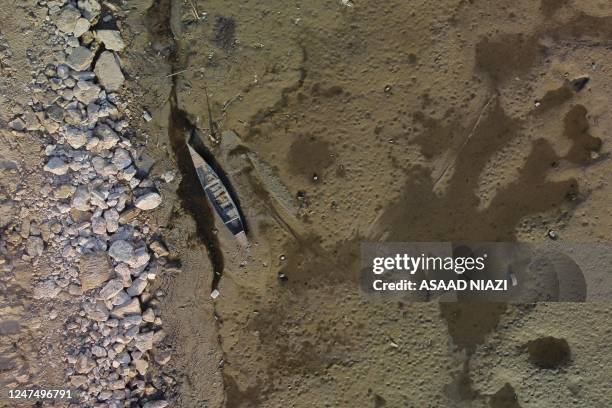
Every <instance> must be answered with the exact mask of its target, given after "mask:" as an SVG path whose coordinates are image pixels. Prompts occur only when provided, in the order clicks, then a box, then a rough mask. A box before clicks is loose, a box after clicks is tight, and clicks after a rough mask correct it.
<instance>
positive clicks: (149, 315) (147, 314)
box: [142, 308, 155, 323]
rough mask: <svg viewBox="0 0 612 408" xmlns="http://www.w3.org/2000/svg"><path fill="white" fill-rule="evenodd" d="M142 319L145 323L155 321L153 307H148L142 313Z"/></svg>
mask: <svg viewBox="0 0 612 408" xmlns="http://www.w3.org/2000/svg"><path fill="white" fill-rule="evenodd" d="M142 320H143V321H144V322H147V323H153V322H154V321H155V312H154V311H153V309H151V308H148V309H147V310H145V311H144V313H143V314H142Z"/></svg>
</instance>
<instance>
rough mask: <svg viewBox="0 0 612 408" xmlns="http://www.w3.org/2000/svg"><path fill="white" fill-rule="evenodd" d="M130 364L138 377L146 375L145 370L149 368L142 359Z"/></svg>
mask: <svg viewBox="0 0 612 408" xmlns="http://www.w3.org/2000/svg"><path fill="white" fill-rule="evenodd" d="M132 364H133V365H134V368H135V369H136V371H138V372H139V373H140V375H145V374H146V373H147V368H149V363H148V362H147V361H146V360H143V359H137V360H132Z"/></svg>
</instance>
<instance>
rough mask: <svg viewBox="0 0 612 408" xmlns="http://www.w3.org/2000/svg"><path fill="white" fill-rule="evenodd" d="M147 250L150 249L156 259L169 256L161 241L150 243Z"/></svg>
mask: <svg viewBox="0 0 612 408" xmlns="http://www.w3.org/2000/svg"><path fill="white" fill-rule="evenodd" d="M149 248H151V251H153V253H155V255H156V256H157V257H158V258H161V257H163V256H168V255H169V254H170V252H168V248H166V245H164V243H163V242H161V241H153V242H151V244H149Z"/></svg>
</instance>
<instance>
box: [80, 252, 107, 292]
mask: <svg viewBox="0 0 612 408" xmlns="http://www.w3.org/2000/svg"><path fill="white" fill-rule="evenodd" d="M79 270H80V272H79V277H80V279H81V286H82V287H83V290H84V291H88V290H90V289H93V288H97V287H99V286H101V285H102V284H103V283H104V282H106V281H108V280H109V279H110V278H111V276H112V274H113V268H112V265H111V262H110V259H109V258H108V255H107V254H106V253H105V252H102V251H100V252H94V253H90V254H85V255H83V256H82V257H81V261H80V263H79Z"/></svg>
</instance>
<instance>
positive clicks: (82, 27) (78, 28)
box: [73, 17, 91, 37]
mask: <svg viewBox="0 0 612 408" xmlns="http://www.w3.org/2000/svg"><path fill="white" fill-rule="evenodd" d="M90 26H91V24H90V23H89V21H88V20H87V19H86V18H83V17H81V18H79V19H78V20H77V22H76V24H75V25H74V31H73V34H74V36H75V37H80V36H82V35H83V34H85V33H86V32H87V31H88V30H89V27H90Z"/></svg>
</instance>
